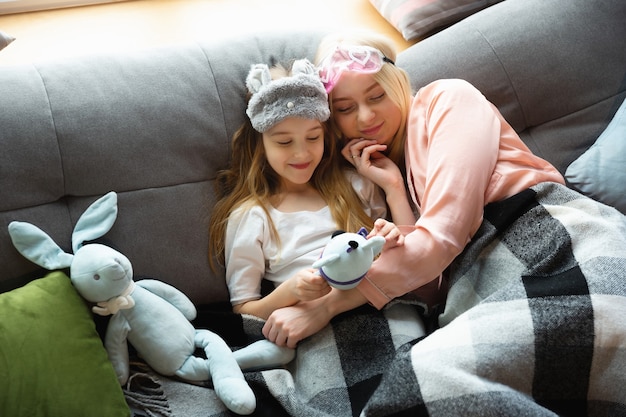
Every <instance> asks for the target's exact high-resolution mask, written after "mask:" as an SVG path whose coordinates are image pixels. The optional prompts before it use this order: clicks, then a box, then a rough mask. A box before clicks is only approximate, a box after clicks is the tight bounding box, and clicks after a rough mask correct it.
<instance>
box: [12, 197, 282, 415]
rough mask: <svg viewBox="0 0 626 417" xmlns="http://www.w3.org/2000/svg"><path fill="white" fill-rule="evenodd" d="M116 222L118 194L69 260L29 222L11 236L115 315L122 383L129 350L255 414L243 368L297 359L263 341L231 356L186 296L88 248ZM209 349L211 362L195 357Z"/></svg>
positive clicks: (111, 333) (97, 209)
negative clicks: (201, 326)
mask: <svg viewBox="0 0 626 417" xmlns="http://www.w3.org/2000/svg"><path fill="white" fill-rule="evenodd" d="M116 218H117V194H115V193H114V192H110V193H108V194H106V195H105V196H103V197H101V198H100V199H98V200H97V201H95V202H94V203H93V204H92V205H91V206H89V207H88V208H87V210H86V211H85V212H84V213H83V215H82V216H81V217H80V218H79V219H78V222H77V223H76V226H75V228H74V232H73V234H72V250H73V252H74V254H73V255H72V254H69V253H65V252H64V251H63V250H62V249H61V248H60V247H59V246H58V245H57V244H56V243H55V242H54V241H53V240H52V238H50V236H48V235H47V234H46V233H45V232H43V231H42V230H41V229H39V228H38V227H36V226H34V225H32V224H30V223H24V222H11V223H10V224H9V234H10V235H11V239H12V241H13V244H14V245H15V247H16V248H17V250H18V251H19V252H20V253H21V254H22V255H24V256H25V257H26V258H27V259H29V260H31V261H32V262H34V263H36V264H37V265H39V266H42V267H44V268H46V269H49V270H55V269H64V268H67V267H69V268H70V278H71V281H72V284H73V285H74V287H75V288H76V289H77V291H78V292H79V293H80V294H81V296H82V297H83V298H85V299H86V300H87V301H90V302H93V303H96V305H95V306H94V307H93V311H94V312H95V313H98V314H100V315H109V314H111V315H112V317H111V320H110V321H109V325H108V327H107V331H106V336H105V347H106V350H107V352H108V355H109V358H110V360H111V362H112V364H113V367H114V368H115V371H116V373H117V376H118V380H119V382H120V384H122V385H123V384H125V383H126V381H127V380H128V377H129V358H128V345H127V341H128V342H130V343H131V344H132V345H133V346H134V347H135V349H136V350H137V352H138V354H139V355H140V356H141V357H142V358H143V359H144V360H145V361H146V363H147V364H148V365H150V366H151V367H152V368H153V369H154V370H155V371H157V372H159V373H160V374H163V375H167V376H172V375H176V376H178V377H180V378H182V379H186V380H189V381H204V380H208V379H212V380H213V386H214V388H215V393H216V394H217V396H218V397H219V398H220V399H221V400H222V402H223V403H224V405H225V406H226V407H228V408H229V409H230V410H232V411H234V412H235V413H238V414H251V413H252V412H253V411H254V409H255V408H256V398H255V396H254V393H253V392H252V390H251V389H250V387H249V386H248V384H247V383H246V381H245V379H244V377H243V373H242V371H241V369H240V366H242V367H244V368H261V367H271V366H276V365H279V364H284V363H287V362H289V361H290V360H291V359H292V358H293V356H294V352H293V351H292V350H291V349H287V348H281V347H279V346H276V345H275V344H273V343H271V342H269V341H267V340H261V341H259V342H256V343H253V344H251V345H249V346H247V347H245V348H243V349H240V350H238V351H236V352H234V353H233V352H232V351H231V350H230V348H229V347H228V346H227V345H226V343H225V342H224V340H223V339H222V338H221V337H219V336H218V335H216V334H215V333H212V332H210V331H209V330H196V329H195V328H194V327H193V325H192V324H191V322H190V320H193V319H194V318H195V316H196V309H195V307H194V305H193V303H192V302H191V300H189V299H188V298H187V297H186V296H185V295H184V294H183V293H182V292H180V291H179V290H177V289H176V288H174V287H172V286H170V285H168V284H166V283H164V282H161V281H157V280H147V279H145V280H140V281H137V282H134V281H133V269H132V266H131V263H130V261H129V260H128V258H127V257H126V256H124V255H123V254H121V253H119V252H118V251H116V250H114V249H112V248H110V247H108V246H105V245H101V244H97V243H93V244H87V245H84V242H85V241H89V240H94V239H97V238H99V237H102V236H103V235H104V234H105V233H107V232H108V231H109V230H110V229H111V227H112V226H113V223H114V222H115V219H116ZM196 348H202V349H203V350H204V351H205V353H206V356H207V359H204V358H200V357H197V356H194V352H195V349H196Z"/></svg>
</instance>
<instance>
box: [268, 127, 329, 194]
mask: <svg viewBox="0 0 626 417" xmlns="http://www.w3.org/2000/svg"><path fill="white" fill-rule="evenodd" d="M263 146H264V148H265V157H266V158H267V162H268V163H269V164H270V166H271V167H272V169H274V171H276V173H277V174H278V175H279V176H280V177H281V181H282V186H283V188H284V189H285V190H290V189H297V188H299V186H301V185H304V184H307V183H308V182H309V180H310V179H311V177H312V176H313V172H314V171H315V168H317V166H318V165H319V163H320V161H321V160H322V156H323V154H324V128H323V126H322V124H321V123H320V122H319V121H318V120H310V119H302V118H296V117H289V118H287V119H285V120H283V121H281V122H279V123H277V124H276V125H274V126H273V127H272V128H271V129H269V130H267V131H266V132H264V133H263Z"/></svg>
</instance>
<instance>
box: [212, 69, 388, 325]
mask: <svg viewBox="0 0 626 417" xmlns="http://www.w3.org/2000/svg"><path fill="white" fill-rule="evenodd" d="M246 85H247V87H248V90H249V92H250V93H251V98H250V101H249V103H248V108H247V111H246V113H247V115H248V117H249V119H248V120H247V121H246V122H245V123H244V125H243V126H242V127H241V128H240V129H239V131H237V132H236V134H235V135H234V138H233V157H232V165H231V168H230V169H228V170H225V171H223V172H221V173H220V177H219V181H218V183H219V184H221V190H220V192H221V199H220V201H219V202H218V203H217V204H216V206H215V209H214V211H213V215H212V218H211V222H210V253H216V254H217V258H218V260H219V261H223V262H224V265H225V268H226V282H227V285H228V289H229V291H230V296H231V303H232V305H233V310H234V311H235V312H236V313H246V314H251V315H255V316H257V317H261V318H265V319H266V318H267V317H268V316H269V315H270V313H272V312H273V311H274V310H276V309H277V308H280V307H285V306H291V305H294V304H297V303H299V302H306V301H310V300H314V299H318V298H320V297H322V296H324V295H326V294H328V293H329V292H330V291H331V288H330V287H329V286H328V284H327V283H326V281H325V280H324V279H323V278H322V277H320V276H319V275H318V274H317V273H316V272H315V271H314V270H313V269H312V268H311V265H312V264H313V262H314V261H315V260H316V259H317V258H318V257H319V256H320V254H321V251H322V249H323V247H324V245H325V244H326V243H327V242H328V240H329V239H330V236H331V235H332V233H333V232H334V231H336V230H338V229H340V230H346V231H356V230H358V229H359V228H360V227H361V226H365V227H366V228H371V227H372V218H376V217H385V214H386V206H385V201H384V199H383V197H382V196H381V194H380V190H379V189H378V187H376V186H375V185H374V184H373V183H372V182H370V181H368V180H365V179H364V178H362V177H360V176H359V175H358V174H356V173H355V172H354V171H353V170H348V171H347V170H346V169H345V168H342V164H341V156H340V155H339V153H338V147H337V145H336V144H335V143H334V142H333V141H332V138H331V136H330V135H328V134H326V124H325V122H326V120H327V119H328V117H329V116H330V111H329V108H328V101H327V95H326V91H325V90H324V86H323V85H322V83H321V81H320V79H319V76H318V75H317V71H316V69H315V68H314V67H313V65H312V64H311V63H310V62H309V61H307V60H298V61H295V62H294V63H293V65H292V68H291V72H290V73H288V71H286V70H285V69H284V68H282V67H274V68H273V69H272V71H270V69H269V68H268V66H267V65H264V64H258V65H255V66H253V67H252V69H251V71H250V73H249V74H248V77H247V79H246ZM385 232H389V235H388V238H389V239H394V238H398V237H399V236H400V234H399V232H398V231H397V230H394V229H393V228H388V229H386V230H385ZM263 279H266V280H268V281H271V282H272V283H273V284H274V286H275V289H274V290H273V291H271V292H270V293H269V294H268V295H266V296H265V297H263V296H262V293H261V282H262V280H263ZM333 291H338V290H333Z"/></svg>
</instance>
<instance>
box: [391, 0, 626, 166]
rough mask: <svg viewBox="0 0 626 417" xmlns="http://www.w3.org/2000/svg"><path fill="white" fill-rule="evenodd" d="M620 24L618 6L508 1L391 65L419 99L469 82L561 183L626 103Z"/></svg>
mask: <svg viewBox="0 0 626 417" xmlns="http://www.w3.org/2000/svg"><path fill="white" fill-rule="evenodd" d="M625 17H626V2H624V1H623V0H595V1H588V0H567V1H554V0H506V1H503V2H501V3H498V4H496V5H494V6H491V7H489V8H487V9H485V10H482V11H480V12H478V13H476V14H474V15H472V16H470V17H468V18H467V19H465V20H463V21H461V22H459V23H457V24H455V25H454V26H452V27H450V28H448V29H446V30H444V31H442V32H440V33H438V34H436V35H433V36H431V37H430V38H427V39H425V40H423V41H421V42H419V43H417V44H416V45H414V46H413V47H411V48H409V49H408V50H406V51H404V52H402V53H401V54H400V55H399V56H398V59H397V64H398V65H400V66H402V67H403V68H405V69H407V70H408V72H409V75H410V78H411V80H412V82H413V86H414V87H415V88H416V89H417V88H419V87H421V86H424V85H426V84H427V83H429V82H431V81H434V80H436V79H440V78H462V79H466V80H468V81H469V82H471V83H472V84H474V85H475V86H476V87H478V89H479V90H481V91H482V92H483V93H484V94H485V96H486V97H487V98H488V99H489V100H490V101H491V102H493V103H494V104H495V105H496V106H498V108H499V109H500V110H501V111H502V113H503V115H504V116H505V118H506V119H507V120H508V121H509V122H510V123H511V125H512V126H513V127H514V128H515V130H516V131H517V132H518V133H520V136H521V137H522V139H523V140H524V141H525V142H526V144H527V145H528V146H529V147H530V148H531V150H532V151H533V152H534V153H536V154H538V155H539V156H541V157H543V158H545V159H547V160H548V161H550V162H551V163H553V164H554V165H555V166H556V168H557V169H559V171H561V173H565V170H566V169H567V167H568V166H569V164H570V163H571V162H572V161H574V160H575V159H576V158H578V156H580V155H581V154H582V153H583V152H584V151H585V150H586V149H587V148H589V146H591V145H592V144H593V142H594V141H595V140H596V138H597V137H598V136H599V135H600V133H601V132H602V131H603V130H604V128H605V127H606V125H607V124H608V122H609V121H610V119H611V117H612V116H613V115H614V114H615V112H616V111H617V109H618V108H619V105H620V104H621V103H622V102H623V101H624V98H625V97H626V23H625V20H624V19H625ZM624 139H625V140H626V138H624Z"/></svg>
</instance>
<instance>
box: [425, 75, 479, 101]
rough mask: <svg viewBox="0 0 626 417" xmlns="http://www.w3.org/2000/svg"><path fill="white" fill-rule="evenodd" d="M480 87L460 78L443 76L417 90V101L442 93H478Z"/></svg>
mask: <svg viewBox="0 0 626 417" xmlns="http://www.w3.org/2000/svg"><path fill="white" fill-rule="evenodd" d="M476 93H479V94H481V95H482V93H480V92H479V91H478V89H477V88H476V87H474V85H473V84H471V83H470V82H469V81H466V80H463V79H460V78H442V79H439V80H435V81H432V82H430V83H428V84H426V85H425V86H423V87H421V88H420V89H419V90H417V93H416V94H415V99H416V101H417V100H419V99H420V98H424V97H426V96H427V97H433V96H439V95H442V94H455V95H456V94H476Z"/></svg>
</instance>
